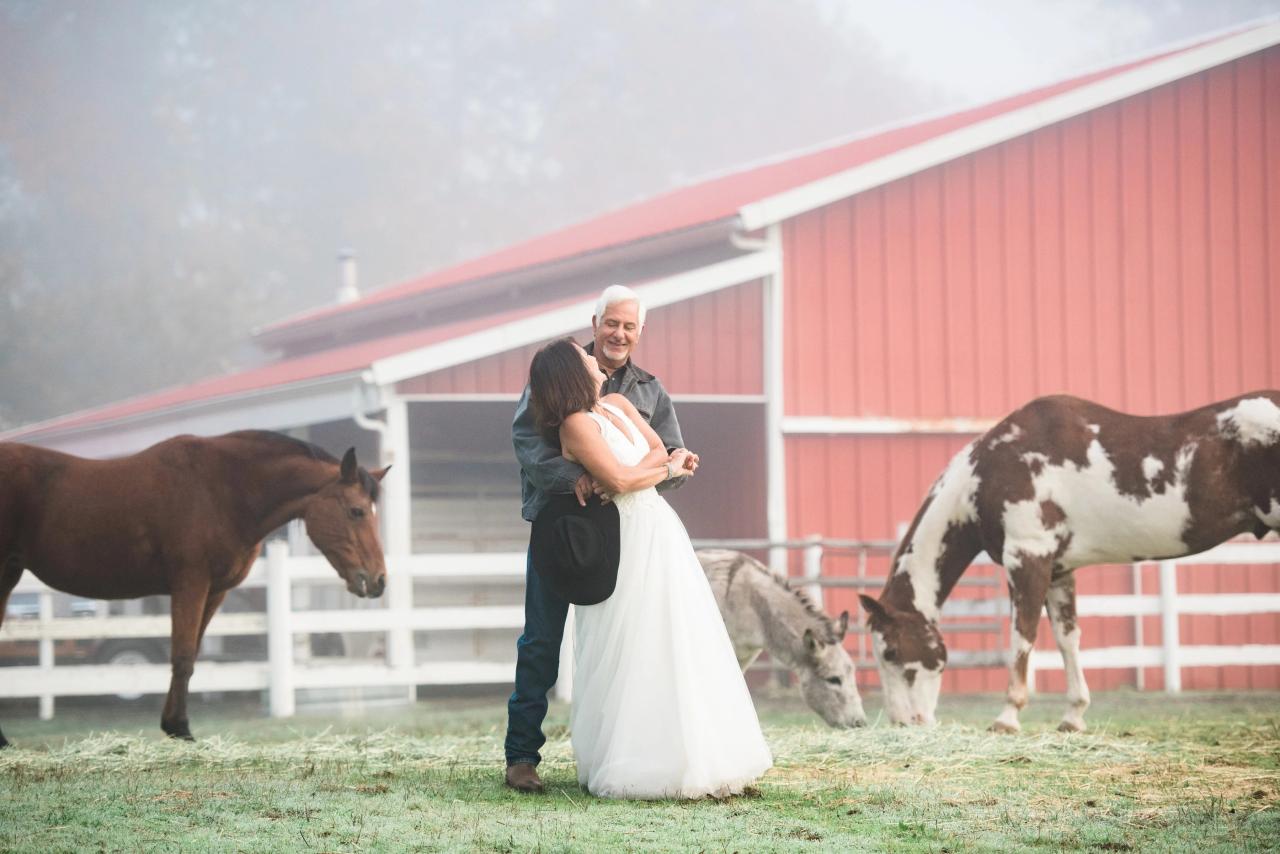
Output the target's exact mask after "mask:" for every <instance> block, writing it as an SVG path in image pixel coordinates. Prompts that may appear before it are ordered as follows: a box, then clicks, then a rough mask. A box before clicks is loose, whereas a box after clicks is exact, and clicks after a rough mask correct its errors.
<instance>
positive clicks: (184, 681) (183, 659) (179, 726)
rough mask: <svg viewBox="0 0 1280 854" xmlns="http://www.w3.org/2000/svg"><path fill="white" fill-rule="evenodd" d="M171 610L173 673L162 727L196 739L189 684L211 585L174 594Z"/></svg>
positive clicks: (169, 731)
mask: <svg viewBox="0 0 1280 854" xmlns="http://www.w3.org/2000/svg"><path fill="white" fill-rule="evenodd" d="M169 598H170V607H169V611H170V614H171V618H172V625H173V629H172V641H171V646H172V647H173V649H172V651H171V653H170V656H169V659H170V662H171V664H172V667H173V674H172V676H171V677H170V680H169V694H168V696H167V697H165V701H164V711H163V712H161V713H160V728H161V729H162V730H164V731H165V732H166V733H168V734H169V736H170V737H172V738H181V739H184V740H186V741H195V738H194V737H192V735H191V726H190V724H189V723H188V721H187V685H188V684H189V683H190V682H191V672H192V671H193V670H194V669H195V663H196V653H197V652H198V651H199V649H200V635H201V633H202V632H203V627H204V624H205V622H206V620H205V603H206V602H207V601H208V598H209V588H208V586H200V587H185V588H180V589H177V590H174V591H173V593H172V594H171V595H170V597H169Z"/></svg>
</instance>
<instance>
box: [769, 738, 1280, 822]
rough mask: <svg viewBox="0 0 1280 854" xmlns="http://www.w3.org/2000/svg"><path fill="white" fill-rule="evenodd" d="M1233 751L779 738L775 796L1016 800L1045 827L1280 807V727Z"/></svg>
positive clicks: (1088, 741) (1011, 741)
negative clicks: (1099, 810) (1216, 808)
mask: <svg viewBox="0 0 1280 854" xmlns="http://www.w3.org/2000/svg"><path fill="white" fill-rule="evenodd" d="M1228 741H1229V746H1226V747H1224V746H1220V745H1218V744H1217V743H1210V744H1205V743H1197V742H1194V741H1185V742H1184V741H1178V740H1159V739H1152V738H1146V737H1139V736H1135V735H1133V734H1132V733H1128V732H1119V733H1110V732H1107V731H1106V730H1102V731H1098V732H1090V733H1083V734H1064V733H1058V732H1044V733H1039V734H1023V735H1016V736H1009V735H998V734H994V733H988V732H985V731H982V730H977V729H974V728H972V727H967V726H962V725H941V726H937V727H933V728H911V729H905V728H875V729H871V730H865V731H856V732H851V733H848V734H832V733H828V732H821V731H812V730H810V731H806V730H801V729H793V730H784V731H781V732H777V733H773V734H772V737H771V739H770V743H771V744H772V745H773V747H774V751H775V757H776V760H777V768H775V770H774V771H773V772H771V773H770V775H769V777H768V778H767V780H768V783H769V784H770V785H773V786H782V787H788V788H792V789H795V790H797V791H804V790H810V789H813V788H814V787H820V786H824V785H828V786H829V785H831V784H833V783H836V784H839V785H843V786H845V787H848V788H850V789H854V790H862V791H866V792H874V793H876V794H875V797H874V798H873V800H874V799H876V798H878V799H880V800H881V801H884V802H896V803H909V802H919V801H920V800H921V799H927V800H931V801H932V802H934V803H937V804H940V805H943V806H956V807H994V806H996V805H997V804H999V803H1008V802H1010V801H1012V800H1015V799H1016V801H1017V803H1019V804H1020V805H1022V806H1025V807H1028V808H1029V812H1030V813H1032V814H1036V815H1040V816H1050V815H1055V814H1058V813H1061V812H1062V810H1063V806H1064V803H1067V802H1071V803H1075V804H1077V805H1080V806H1082V807H1089V808H1093V807H1101V806H1102V805H1104V804H1107V803H1110V804H1115V802H1116V801H1117V799H1120V800H1122V801H1123V802H1124V803H1125V804H1126V808H1125V812H1126V813H1129V814H1130V815H1131V816H1132V815H1139V816H1144V817H1145V818H1147V819H1149V820H1156V819H1157V817H1158V816H1161V815H1165V814H1167V813H1169V812H1170V811H1171V810H1176V809H1179V808H1182V807H1185V805H1186V804H1188V803H1192V802H1202V801H1204V800H1206V799H1214V800H1216V801H1218V802H1227V801H1239V802H1242V803H1244V804H1246V805H1247V808H1248V809H1249V810H1250V811H1261V810H1265V809H1274V808H1277V807H1280V741H1278V740H1277V738H1276V733H1275V729H1274V725H1273V724H1265V725H1257V726H1252V727H1250V726H1245V725H1241V726H1239V727H1237V728H1236V729H1235V731H1234V732H1233V733H1232V736H1231V738H1230V739H1229V740H1228Z"/></svg>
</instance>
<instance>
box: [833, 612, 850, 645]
mask: <svg viewBox="0 0 1280 854" xmlns="http://www.w3.org/2000/svg"><path fill="white" fill-rule="evenodd" d="M836 625H837V626H838V627H839V629H840V631H839V632H838V633H837V634H839V635H840V637H838V638H837V639H836V640H837V641H842V640H844V636H845V634H846V633H847V632H848V631H849V612H848V611H841V612H840V619H839V620H836Z"/></svg>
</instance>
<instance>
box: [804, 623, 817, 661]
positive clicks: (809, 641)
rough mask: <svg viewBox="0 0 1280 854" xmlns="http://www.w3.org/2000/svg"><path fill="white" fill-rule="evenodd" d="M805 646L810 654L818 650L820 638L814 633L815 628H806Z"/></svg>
mask: <svg viewBox="0 0 1280 854" xmlns="http://www.w3.org/2000/svg"><path fill="white" fill-rule="evenodd" d="M804 648H805V649H806V650H807V651H808V652H809V654H810V655H813V654H814V653H815V652H817V651H818V638H817V637H816V636H815V635H814V634H813V629H805V630H804Z"/></svg>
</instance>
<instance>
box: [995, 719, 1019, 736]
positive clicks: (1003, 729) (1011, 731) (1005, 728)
mask: <svg viewBox="0 0 1280 854" xmlns="http://www.w3.org/2000/svg"><path fill="white" fill-rule="evenodd" d="M987 732H998V733H1000V734H1001V735H1017V734H1018V733H1020V732H1022V727H1017V726H1009V725H1008V724H1007V723H1005V722H1004V721H996V722H995V723H993V724H992V725H991V726H989V727H987Z"/></svg>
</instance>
